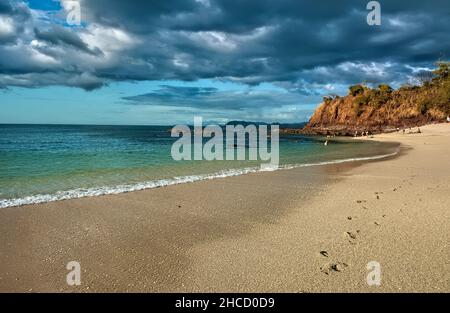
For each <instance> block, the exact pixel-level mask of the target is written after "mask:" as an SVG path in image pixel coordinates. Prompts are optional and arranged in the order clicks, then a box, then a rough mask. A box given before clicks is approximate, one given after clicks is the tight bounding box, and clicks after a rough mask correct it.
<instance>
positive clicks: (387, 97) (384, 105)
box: [301, 62, 450, 135]
mask: <svg viewBox="0 0 450 313" xmlns="http://www.w3.org/2000/svg"><path fill="white" fill-rule="evenodd" d="M449 72H450V62H440V63H438V67H437V69H436V70H434V71H433V72H432V73H431V75H429V76H428V77H424V78H423V81H422V85H421V86H404V87H401V88H400V89H398V90H393V89H392V88H391V87H389V86H388V85H379V87H378V88H375V89H371V88H369V87H367V86H364V85H355V86H351V87H350V88H349V94H348V95H347V96H345V97H339V96H329V97H325V98H324V102H323V103H322V104H321V105H320V106H319V107H318V108H317V109H316V111H315V112H314V114H313V116H312V117H311V119H310V120H309V122H308V124H307V125H306V126H305V127H304V129H303V130H302V131H301V132H302V133H307V134H323V135H325V134H327V135H328V134H336V135H353V134H354V133H355V132H356V131H358V132H363V131H370V132H372V133H377V132H383V131H389V130H393V129H396V128H397V127H398V128H404V127H413V126H421V125H424V124H428V123H433V122H443V121H445V120H446V118H447V116H449V115H450V75H449Z"/></svg>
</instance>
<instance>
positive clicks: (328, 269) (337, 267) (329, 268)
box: [320, 262, 348, 275]
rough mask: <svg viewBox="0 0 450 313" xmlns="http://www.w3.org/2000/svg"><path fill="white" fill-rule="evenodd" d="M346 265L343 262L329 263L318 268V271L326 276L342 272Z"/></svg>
mask: <svg viewBox="0 0 450 313" xmlns="http://www.w3.org/2000/svg"><path fill="white" fill-rule="evenodd" d="M347 267H348V265H347V264H346V263H344V262H329V263H326V264H324V265H322V266H321V267H320V271H321V272H322V273H324V274H326V275H330V274H331V273H333V272H343V271H344V270H345V269H346V268H347Z"/></svg>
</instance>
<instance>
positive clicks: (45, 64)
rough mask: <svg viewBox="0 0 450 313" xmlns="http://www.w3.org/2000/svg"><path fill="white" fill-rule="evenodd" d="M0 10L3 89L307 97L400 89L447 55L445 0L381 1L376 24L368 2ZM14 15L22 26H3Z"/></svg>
mask: <svg viewBox="0 0 450 313" xmlns="http://www.w3.org/2000/svg"><path fill="white" fill-rule="evenodd" d="M0 3H1V5H0V18H3V19H2V20H1V21H3V22H2V23H3V24H0V25H4V26H3V28H4V31H3V33H4V35H3V38H4V39H3V41H2V35H1V34H2V32H1V29H0V56H1V57H2V59H0V86H8V85H15V84H20V85H23V86H36V85H39V86H40V85H42V84H43V82H44V84H45V83H49V84H62V85H67V84H70V85H71V86H72V85H76V84H77V83H78V84H79V86H80V87H82V88H86V86H89V87H88V88H89V89H91V88H94V87H98V86H101V85H102V84H103V83H107V82H109V81H125V80H164V79H178V80H185V81H194V80H197V79H204V78H218V79H222V80H232V81H236V82H242V83H245V84H249V85H257V84H259V83H261V82H271V83H274V84H276V85H278V86H281V87H283V88H286V89H287V90H289V91H291V92H298V93H301V94H303V95H313V94H317V93H318V91H317V90H320V85H326V84H335V83H342V84H350V83H356V82H361V81H370V82H374V83H375V82H381V81H384V82H388V83H393V84H399V83H400V82H402V81H405V80H407V78H408V77H409V76H410V75H412V73H413V69H414V68H419V67H430V66H431V65H432V63H433V62H434V61H436V60H437V59H438V58H442V57H443V58H448V55H447V53H448V52H449V51H450V40H449V39H450V38H449V35H448V29H449V28H450V22H449V18H448V16H450V2H449V1H448V0H435V1H426V2H424V1H417V0H413V1H408V2H404V1H394V0H389V1H380V3H381V8H382V25H381V26H380V27H370V26H368V25H367V23H366V15H367V13H368V11H367V10H366V5H367V3H368V1H367V0H343V1H326V2H325V1H316V0H315V1H310V0H304V1H300V0H277V1H273V0H254V1H251V0H239V1H230V0H173V1H167V0H165V1H143V0H142V1H123V0H96V1H88V0H82V1H81V8H82V14H83V15H82V18H83V22H84V24H83V25H84V26H82V27H75V28H62V27H61V26H58V27H57V26H55V25H54V24H55V23H54V22H53V23H52V22H51V21H50V22H49V21H45V19H43V18H42V16H41V17H38V18H36V15H38V14H37V13H36V12H34V11H33V14H30V13H28V15H27V14H26V13H23V14H20V13H19V12H27V10H28V8H27V7H26V6H25V5H24V4H23V3H21V2H19V1H14V2H8V1H5V0H0ZM10 3H13V5H11V4H10ZM41 14H42V12H41ZM15 16H17V17H18V16H20V17H21V18H22V19H24V21H23V22H22V23H21V24H22V27H23V28H24V29H25V30H27V29H28V30H29V31H21V30H19V28H18V26H19V25H16V24H14V25H13V27H10V26H11V25H10V24H11V20H8V19H7V18H9V17H11V18H12V17H14V20H15V19H16V18H15ZM1 21H0V22H1ZM34 29H36V30H35V31H33V30H34ZM18 54H19V55H20V57H21V58H22V60H20V61H19V62H18V63H17V64H14V65H12V64H11V62H12V60H13V59H15V58H16V57H17V55H18ZM58 74H59V75H60V76H61V79H60V80H58V79H57V77H58ZM17 75H21V76H17ZM41 76H42V79H40V77H41ZM68 78H69V79H68ZM318 85H319V86H318ZM322 87H323V86H322ZM172 92H173V91H172Z"/></svg>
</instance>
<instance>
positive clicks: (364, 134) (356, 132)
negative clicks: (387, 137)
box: [354, 131, 372, 137]
mask: <svg viewBox="0 0 450 313" xmlns="http://www.w3.org/2000/svg"><path fill="white" fill-rule="evenodd" d="M364 136H366V137H369V136H372V132H371V131H362V132H361V135H360V134H359V132H358V131H355V136H354V137H364Z"/></svg>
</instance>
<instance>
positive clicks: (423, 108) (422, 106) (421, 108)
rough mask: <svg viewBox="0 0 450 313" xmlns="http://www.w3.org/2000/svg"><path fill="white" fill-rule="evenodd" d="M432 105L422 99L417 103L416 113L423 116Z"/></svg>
mask: <svg viewBox="0 0 450 313" xmlns="http://www.w3.org/2000/svg"><path fill="white" fill-rule="evenodd" d="M431 107H432V103H431V101H430V100H429V99H424V100H422V101H420V102H418V103H417V111H418V112H419V113H420V114H425V113H427V111H428V110H429V109H431Z"/></svg>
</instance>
